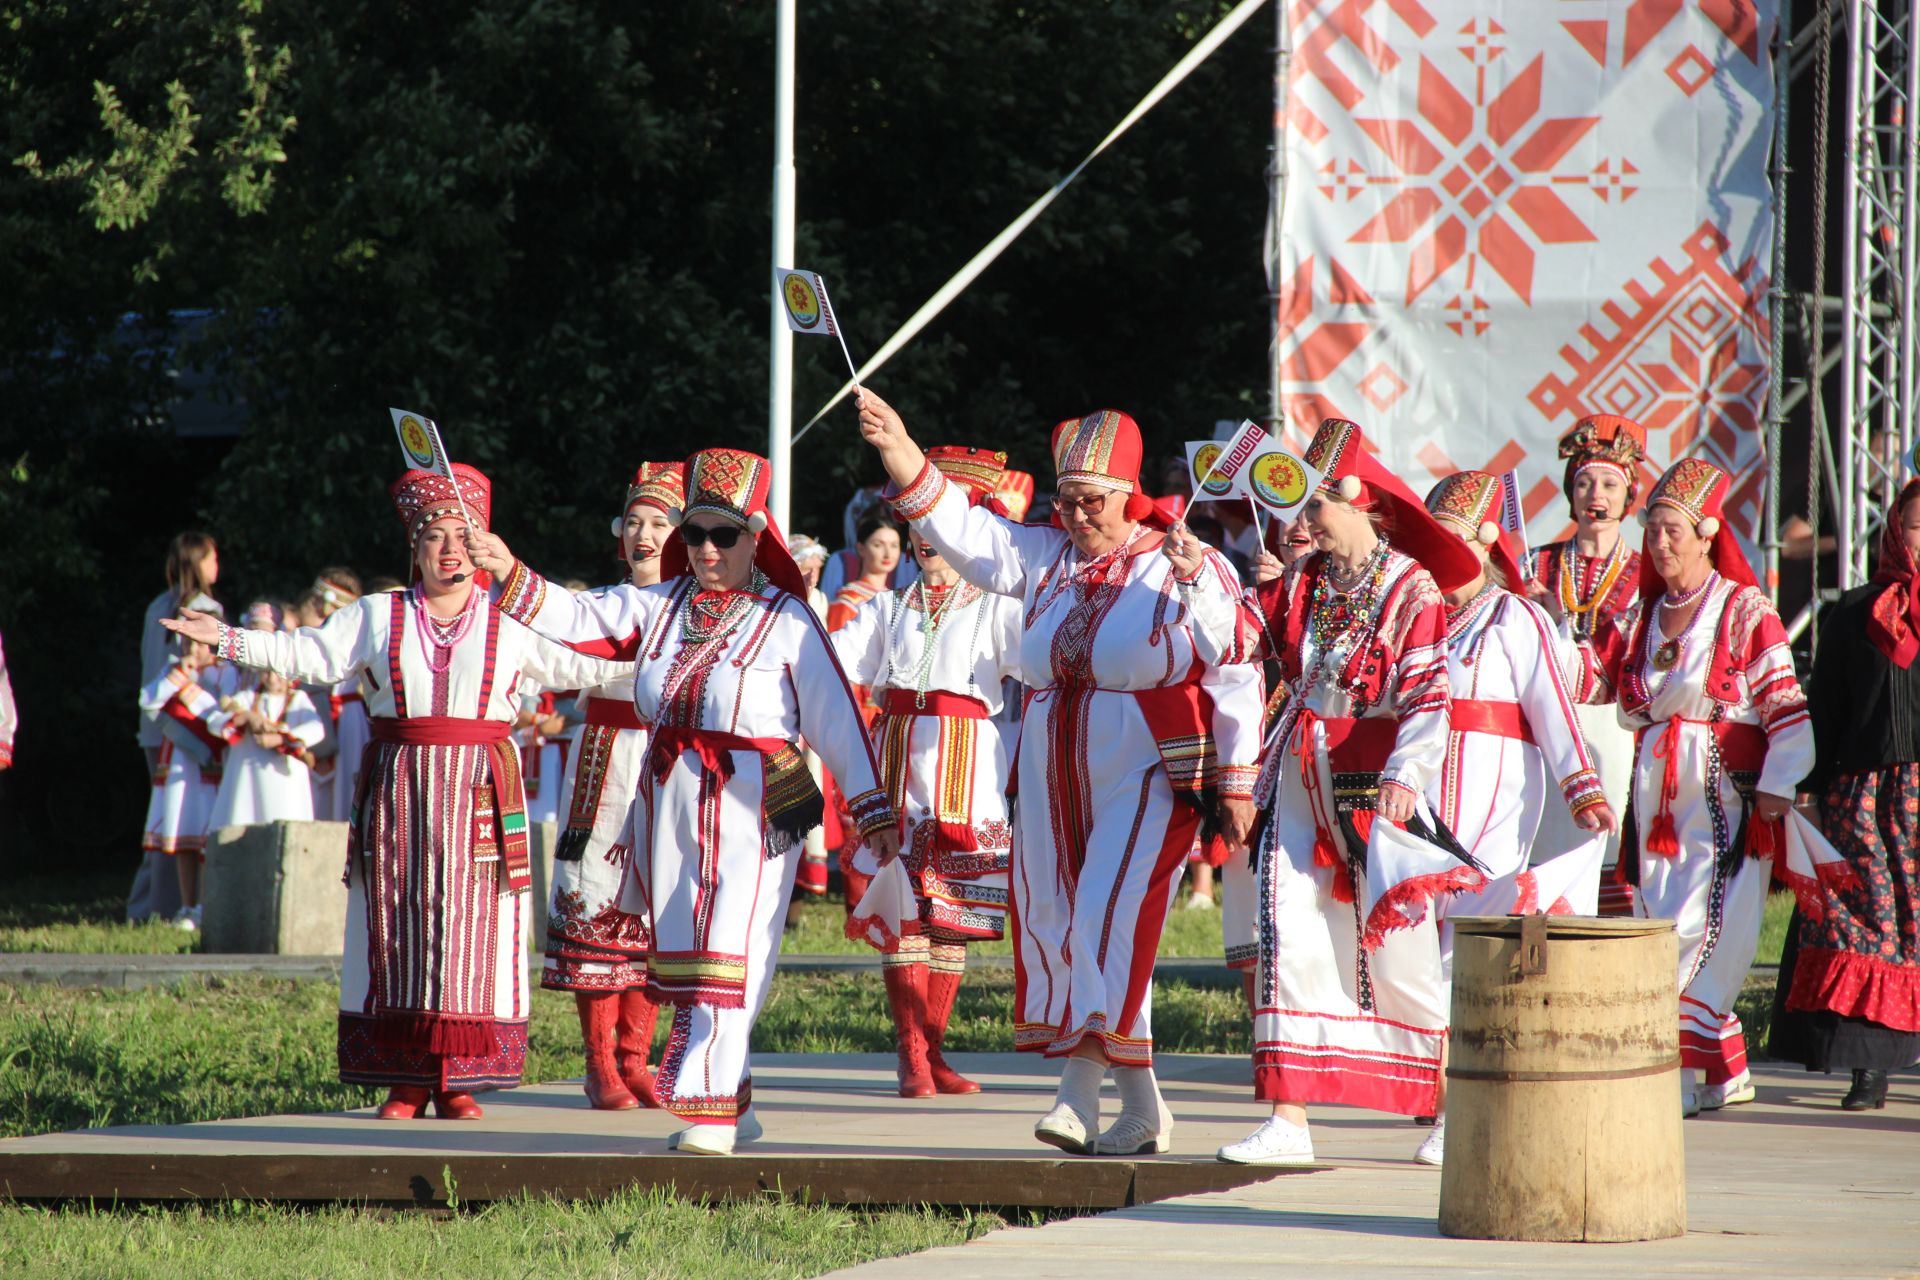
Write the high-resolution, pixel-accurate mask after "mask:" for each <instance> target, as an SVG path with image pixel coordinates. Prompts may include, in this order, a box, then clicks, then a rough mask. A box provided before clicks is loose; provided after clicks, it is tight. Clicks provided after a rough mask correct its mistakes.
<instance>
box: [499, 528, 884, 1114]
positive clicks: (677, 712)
mask: <svg viewBox="0 0 1920 1280" xmlns="http://www.w3.org/2000/svg"><path fill="white" fill-rule="evenodd" d="M500 599H501V607H502V608H503V609H505V610H507V611H508V613H509V614H510V615H512V616H514V617H518V618H522V619H524V620H525V621H526V622H527V624H528V625H529V626H532V627H534V628H535V629H537V630H539V631H541V632H542V633H544V634H547V635H550V636H552V637H554V638H555V639H556V640H559V641H561V642H562V643H565V644H568V645H571V646H573V647H575V648H578V649H580V650H582V651H583V652H591V653H598V654H605V655H610V656H617V657H621V658H626V657H632V658H633V659H634V660H635V661H636V662H637V664H638V665H637V667H636V670H635V673H634V707H635V711H636V713H637V714H638V716H639V718H640V719H641V720H643V721H645V722H646V723H647V724H648V725H649V726H651V728H650V733H651V735H652V736H651V745H650V746H649V749H648V759H647V762H646V765H645V766H644V767H643V769H642V770H641V776H640V789H639V801H638V803H636V804H635V805H634V806H633V823H632V827H633V831H632V835H631V837H630V840H631V847H632V849H633V854H632V874H631V875H630V876H629V877H628V878H627V881H626V885H625V892H624V894H623V897H622V900H621V906H622V908H623V909H624V910H626V911H628V912H631V913H632V914H635V915H639V916H641V917H642V918H643V919H644V920H646V921H647V923H648V924H649V926H650V928H651V932H652V935H653V948H654V949H653V951H652V953H651V955H650V956H649V957H648V967H649V989H650V990H651V992H652V993H653V995H654V996H655V998H656V999H659V1000H661V1001H663V1002H666V1003H671V1004H672V1005H673V1006H674V1017H673V1030H672V1032H671V1034H670V1036H669V1038H668V1042H667V1049H666V1053H665V1055H664V1057H663V1059H662V1062H661V1066H660V1075H659V1080H658V1085H657V1088H658V1092H659V1096H660V1100H661V1105H662V1106H664V1107H665V1108H666V1109H667V1110H669V1111H671V1112H673V1113H674V1114H675V1115H678V1116H681V1117H683V1118H686V1119H689V1120H693V1121H694V1122H696V1123H717V1124H733V1123H734V1122H735V1121H736V1119H737V1118H738V1116H739V1114H740V1112H741V1111H743V1110H745V1108H746V1107H747V1106H748V1105H749V1104H750V1102H751V1098H752V1092H751V1080H750V1077H749V1063H748V1054H749V1041H750V1038H751V1033H752V1028H753V1022H754V1019H755V1018H757V1017H758V1016H759V1012H760V1008H761V1006H762V1004H764V1003H765V1001H766V997H767V991H768V988H769V986H770V984H771V983H772V980H773V970H774V965H775V963H776V959H777V956H778V953H779V947H780V931H781V925H782V922H783V919H784V915H785V911H786V905H787V900H788V898H789V896H790V895H791V894H792V891H793V878H794V873H795V871H796V869H797V867H798V865H799V862H800V848H799V845H800V843H801V839H800V838H801V836H803V835H804V829H802V830H793V829H791V826H790V825H789V826H787V827H784V828H783V825H782V823H783V819H782V818H781V816H780V815H782V814H787V815H790V816H788V817H786V818H785V819H784V821H785V823H787V824H795V823H796V819H797V820H798V822H799V823H804V822H805V821H807V820H811V821H812V822H818V821H819V818H820V814H821V806H820V803H819V799H818V791H817V789H814V788H813V784H812V780H811V777H810V775H809V774H808V773H807V770H806V764H805V760H804V758H803V757H802V756H801V754H800V752H799V751H798V750H797V748H796V745H795V744H797V743H798V741H799V739H800V737H801V736H802V735H803V734H804V735H805V737H806V740H807V744H808V745H809V746H811V747H812V748H813V749H814V750H815V751H817V752H818V753H819V754H820V756H821V758H822V759H824V760H825V761H826V764H827V767H828V768H829V769H831V770H832V771H833V773H834V776H835V777H837V778H839V779H840V781H841V783H842V785H843V786H844V787H845V788H846V791H847V794H848V803H849V805H850V807H851V809H852V811H853V813H854V815H855V818H856V820H857V821H858V822H859V824H860V826H861V829H862V830H863V831H865V832H868V833H871V832H872V831H875V830H879V829H881V828H884V827H888V826H891V825H892V824H893V822H894V818H893V814H892V812H891V810H890V809H889V808H888V806H887V801H886V795H885V793H884V792H883V791H882V790H881V789H880V784H879V781H878V770H877V769H876V767H875V764H874V760H873V755H872V752H871V750H870V748H869V746H868V742H867V735H866V730H865V727H864V726H863V725H862V724H861V721H860V713H859V711H858V709H857V708H856V706H855V704H854V700H853V691H852V688H851V687H850V686H849V685H848V683H847V679H846V676H845V674H844V673H843V672H842V671H841V669H840V664H839V662H838V660H836V659H835V657H834V654H833V649H832V646H831V645H830V644H829V643H828V639H827V634H826V629H825V627H823V626H822V625H821V623H820V621H819V619H818V618H816V617H815V616H814V614H813V611H812V610H811V609H809V608H808V607H807V604H806V602H805V601H803V600H799V599H797V598H795V597H794V596H792V595H789V594H788V593H787V592H785V591H783V590H780V589H779V588H778V587H776V586H773V585H771V584H768V583H766V582H765V581H764V579H758V578H756V585H755V586H753V587H752V588H750V589H749V590H747V591H741V592H726V593H719V592H714V593H703V592H700V591H698V589H697V587H696V584H695V582H694V580H693V578H691V577H686V576H683V577H679V578H676V579H674V580H673V581H671V582H667V583H662V584H660V585H659V586H652V587H635V586H631V585H622V586H617V587H614V588H611V589H610V590H608V591H606V592H603V593H600V594H591V595H587V594H583V595H575V594H574V593H572V592H569V591H564V590H559V589H554V588H550V587H549V586H548V585H547V583H546V581H545V580H544V579H542V578H541V577H540V575H538V574H536V573H534V572H533V571H532V570H530V569H528V568H526V566H525V565H518V566H516V567H515V568H514V570H513V572H512V573H511V574H510V575H509V576H508V578H507V581H506V582H505V584H504V585H503V587H502V592H501V597H500ZM716 611H717V612H716ZM808 791H811V793H812V794H811V798H810V799H806V798H804V793H806V792H808ZM796 796H799V797H802V798H803V799H802V803H800V804H797V805H794V804H793V803H792V802H793V801H794V800H795V798H796ZM790 805H791V806H792V807H789V806H790ZM770 813H771V814H772V815H773V816H772V817H770ZM800 815H804V817H800Z"/></svg>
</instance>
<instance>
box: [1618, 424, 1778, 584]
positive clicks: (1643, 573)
mask: <svg viewBox="0 0 1920 1280" xmlns="http://www.w3.org/2000/svg"><path fill="white" fill-rule="evenodd" d="M1732 488H1733V478H1732V477H1731V476H1729V475H1728V474H1727V473H1726V472H1724V471H1722V470H1721V469H1720V468H1719V467H1716V466H1714V465H1713V464H1712V463H1711V462H1708V461H1707V460H1706V459H1705V458H1682V459H1680V461H1678V462H1676V463H1674V464H1673V465H1672V466H1670V467H1668V468H1667V473H1666V474H1665V475H1663V476H1661V477H1660V479H1659V481H1658V482H1657V483H1656V484H1655V485H1654V486H1653V492H1652V493H1649V494H1648V495H1647V506H1646V510H1644V511H1642V512H1641V513H1640V522H1641V523H1642V524H1645V523H1647V519H1648V517H1649V516H1650V515H1651V514H1652V512H1653V509H1654V508H1655V507H1671V508H1672V509H1673V510H1675V511H1677V512H1679V513H1680V514H1681V515H1683V516H1685V517H1686V518H1687V519H1688V520H1690V521H1692V522H1693V527H1694V529H1695V530H1696V531H1697V532H1698V533H1699V534H1700V536H1701V537H1703V538H1707V539H1710V540H1711V541H1712V543H1713V550H1712V552H1711V553H1710V554H1711V555H1712V557H1713V568H1714V572H1716V573H1718V574H1719V575H1720V576H1721V577H1723V578H1726V579H1728V580H1729V581H1731V582H1737V583H1740V584H1741V585H1743V586H1748V587H1752V586H1758V585H1759V583H1758V581H1757V580H1756V579H1755V578H1754V576H1753V566H1752V565H1750V564H1748V563H1747V556H1746V553H1745V552H1744V551H1742V550H1740V540H1739V539H1738V538H1736V537H1734V536H1733V530H1732V529H1730V528H1728V527H1727V521H1726V515H1725V506H1726V501H1727V493H1728V491H1729V490H1731V489H1732ZM1664 590H1666V583H1665V582H1664V581H1663V580H1662V579H1661V577H1660V574H1659V571H1658V570H1656V569H1655V568H1654V567H1653V557H1652V556H1644V555H1643V556H1641V557H1640V594H1641V595H1642V596H1652V595H1655V594H1656V593H1658V592H1661V591H1664Z"/></svg>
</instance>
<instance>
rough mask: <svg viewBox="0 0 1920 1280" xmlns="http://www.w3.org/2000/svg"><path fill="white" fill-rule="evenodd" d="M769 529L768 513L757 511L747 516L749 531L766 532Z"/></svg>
mask: <svg viewBox="0 0 1920 1280" xmlns="http://www.w3.org/2000/svg"><path fill="white" fill-rule="evenodd" d="M766 531H767V513H766V512H764V511H756V512H754V513H753V514H752V515H750V516H748V517H747V532H749V533H765V532H766Z"/></svg>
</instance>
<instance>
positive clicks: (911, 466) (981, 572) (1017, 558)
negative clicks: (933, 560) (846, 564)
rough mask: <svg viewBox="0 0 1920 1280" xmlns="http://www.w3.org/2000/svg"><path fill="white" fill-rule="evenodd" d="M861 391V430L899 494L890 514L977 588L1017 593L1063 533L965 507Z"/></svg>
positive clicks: (894, 421) (1053, 553)
mask: <svg viewBox="0 0 1920 1280" xmlns="http://www.w3.org/2000/svg"><path fill="white" fill-rule="evenodd" d="M863 396H864V398H863V399H862V401H861V408H860V434H861V435H862V436H864V437H865V438H866V440H867V443H869V444H871V445H873V447H874V448H875V449H876V450H877V451H878V452H879V454H880V460H881V462H882V463H883V464H884V465H885V466H886V468H887V476H888V478H889V479H891V480H892V481H893V487H894V488H895V489H897V490H898V491H899V492H898V493H897V494H896V496H895V497H894V499H893V509H894V511H895V512H896V513H897V514H898V515H899V516H900V518H901V519H903V520H906V521H908V522H909V523H911V524H912V525H913V527H914V530H915V532H917V533H920V534H922V535H924V536H925V537H926V539H927V541H928V542H931V543H932V544H933V545H934V546H936V547H938V548H939V549H940V554H941V555H943V556H945V557H946V558H947V563H949V564H951V565H952V566H953V567H954V568H955V569H956V570H958V571H959V573H960V576H961V577H963V578H965V579H966V580H967V581H968V582H971V583H972V584H973V585H974V586H976V587H979V588H980V589H982V590H983V591H994V592H998V593H999V594H1001V595H1008V596H1017V595H1020V594H1022V593H1023V592H1024V591H1025V589H1026V584H1027V571H1028V568H1029V566H1031V565H1044V564H1051V563H1052V562H1053V560H1054V559H1055V558H1056V557H1057V556H1058V555H1059V554H1060V552H1061V550H1062V548H1064V547H1065V546H1066V539H1067V535H1066V534H1064V533H1062V532H1060V531H1059V530H1058V529H1050V528H1040V527H1033V526H1029V525H1023V524H1016V523H1014V522H1013V521H1011V520H1007V519H1005V518H1003V517H1001V516H997V515H995V514H993V513H992V512H991V511H988V510H986V509H985V508H983V507H975V506H971V505H969V504H968V502H967V500H966V497H965V496H964V495H963V493H962V492H961V489H960V487H959V486H958V485H954V484H951V483H949V482H948V480H947V478H946V477H945V476H944V475H942V474H941V473H940V471H939V469H938V468H936V467H934V466H933V465H932V464H931V463H929V462H928V461H927V456H926V454H924V453H922V452H921V450H920V446H919V445H917V444H915V443H914V442H913V439H912V438H911V437H910V436H908V435H907V428H906V426H905V424H903V423H902V422H901V421H900V415H899V414H897V413H895V412H894V411H893V409H892V407H891V406H889V405H888V404H887V403H886V401H884V400H882V399H881V398H880V397H879V396H876V395H874V394H873V392H871V391H867V392H864V393H863Z"/></svg>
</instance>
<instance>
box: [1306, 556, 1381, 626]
mask: <svg viewBox="0 0 1920 1280" xmlns="http://www.w3.org/2000/svg"><path fill="white" fill-rule="evenodd" d="M1387 552H1388V547H1387V540H1386V539H1385V538H1381V539H1380V540H1379V541H1378V542H1377V543H1375V544H1374V548H1373V551H1372V552H1371V553H1370V554H1369V555H1368V556H1367V559H1366V560H1365V561H1364V562H1363V563H1362V564H1361V566H1360V569H1359V572H1358V573H1356V574H1355V575H1354V581H1353V585H1352V586H1350V587H1348V588H1347V589H1345V590H1340V589H1339V588H1337V587H1335V586H1334V582H1333V577H1334V575H1333V565H1332V563H1331V562H1329V563H1328V564H1327V565H1326V566H1325V567H1324V568H1323V569H1322V570H1321V573H1320V577H1319V579H1318V580H1317V581H1316V582H1315V583H1314V584H1313V638H1314V645H1315V647H1317V648H1318V649H1319V650H1320V651H1321V652H1322V653H1329V652H1331V651H1332V650H1333V649H1334V648H1335V646H1337V645H1339V644H1341V643H1342V642H1344V641H1345V640H1346V639H1347V638H1348V636H1349V635H1351V634H1352V633H1353V632H1354V631H1355V630H1357V629H1358V628H1360V627H1361V626H1362V625H1363V624H1365V623H1367V622H1369V621H1371V620H1372V618H1373V606H1374V602H1375V601H1376V600H1377V599H1378V598H1379V595H1380V586H1381V584H1382V583H1384V582H1385V581H1386V578H1387Z"/></svg>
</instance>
